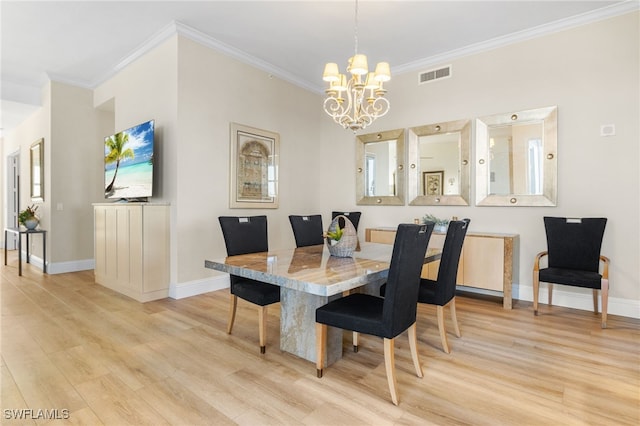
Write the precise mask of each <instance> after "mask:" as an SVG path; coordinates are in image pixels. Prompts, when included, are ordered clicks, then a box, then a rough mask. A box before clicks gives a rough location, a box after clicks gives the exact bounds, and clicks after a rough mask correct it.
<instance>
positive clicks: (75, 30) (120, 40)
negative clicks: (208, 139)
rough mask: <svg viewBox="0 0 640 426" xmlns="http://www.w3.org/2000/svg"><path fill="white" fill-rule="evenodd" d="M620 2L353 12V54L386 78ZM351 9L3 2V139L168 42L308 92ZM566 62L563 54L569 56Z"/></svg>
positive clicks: (342, 54)
mask: <svg viewBox="0 0 640 426" xmlns="http://www.w3.org/2000/svg"><path fill="white" fill-rule="evenodd" d="M638 5H639V1H638V0H626V1H619V0H616V1H594V0H568V1H567V0H565V1H554V0H549V1H541V0H537V1H519V0H511V1H479V0H474V1H400V0H395V1H376V0H360V4H359V14H358V15H359V19H358V39H359V48H358V51H359V52H362V53H365V54H367V56H368V57H369V61H370V65H369V66H370V67H371V66H372V65H373V63H375V62H379V61H388V62H389V63H390V64H391V71H392V74H399V73H404V72H409V71H424V70H426V69H429V67H431V66H435V65H440V64H443V62H444V61H447V60H452V59H453V58H455V57H460V56H462V55H465V54H469V53H473V52H476V51H479V50H482V49H488V48H491V47H496V46H500V45H504V44H507V43H510V42H514V41H520V40H524V39H527V38H531V37H535V36H539V35H541V34H545V33H547V32H551V31H557V30H561V29H564V28H568V27H571V26H575V25H581V24H584V23H587V22H591V21H594V20H598V19H603V18H607V17H610V16H615V15H619V14H622V13H627V12H629V11H631V10H637V9H638ZM354 15H355V2H354V1H353V0H338V1H302V0H291V1H239V0H236V1H135V2H134V1H83V2H80V1H68V2H61V1H41V2H30V1H7V0H2V1H1V2H0V28H1V36H2V45H1V47H2V49H1V50H0V55H1V69H0V71H1V83H0V84H1V86H0V91H1V100H2V104H1V108H0V122H1V126H0V127H2V128H3V133H5V134H6V133H7V132H8V131H10V130H11V129H12V128H13V127H15V126H16V125H17V124H19V123H20V122H21V121H22V120H23V119H24V118H25V117H26V115H27V114H30V113H31V112H32V111H34V110H35V108H37V106H38V105H39V103H40V96H41V88H42V86H43V84H44V83H45V82H46V81H47V79H51V80H55V81H61V82H66V83H69V84H74V85H78V86H81V87H87V88H93V87H95V86H97V85H98V84H100V83H102V82H103V81H105V80H106V79H108V78H109V77H110V76H112V75H113V74H114V73H116V72H117V71H118V70H119V69H121V68H122V67H124V66H125V65H126V64H127V63H129V62H130V61H132V60H135V58H136V57H137V56H139V55H141V54H144V52H146V51H147V50H148V49H150V48H152V47H153V46H155V45H156V44H157V43H159V42H161V41H163V40H164V39H166V38H167V37H168V36H170V35H173V34H175V33H176V32H178V33H181V34H184V35H186V36H188V37H191V38H193V39H196V40H198V41H201V42H202V43H204V44H205V45H208V46H211V47H212V48H215V49H219V50H222V51H224V52H226V53H228V54H230V55H232V56H234V57H237V58H238V59H240V60H243V61H245V62H248V63H251V64H252V65H254V66H257V67H259V68H261V69H264V70H265V71H267V72H270V73H272V74H274V75H276V76H278V77H281V78H284V79H286V80H288V81H291V82H292V83H294V84H297V85H299V86H301V87H305V88H307V89H309V90H314V91H318V92H320V91H322V90H323V85H322V83H323V82H322V80H321V74H322V69H323V66H324V63H326V62H337V63H338V65H339V66H340V67H341V69H344V66H345V64H346V60H347V58H348V57H349V56H351V55H352V54H353V51H354V22H355V18H354ZM567 54H570V52H567Z"/></svg>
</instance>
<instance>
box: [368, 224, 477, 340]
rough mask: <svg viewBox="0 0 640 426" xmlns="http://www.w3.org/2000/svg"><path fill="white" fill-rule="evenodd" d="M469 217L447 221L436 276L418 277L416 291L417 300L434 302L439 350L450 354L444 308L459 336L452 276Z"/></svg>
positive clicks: (456, 271) (382, 291) (457, 261)
mask: <svg viewBox="0 0 640 426" xmlns="http://www.w3.org/2000/svg"><path fill="white" fill-rule="evenodd" d="M469 222H470V220H469V219H463V220H456V221H451V222H449V227H448V229H447V235H446V237H445V240H444V245H443V247H442V256H441V258H440V266H439V267H438V277H437V278H436V279H435V280H430V279H427V278H422V279H420V292H419V293H418V303H425V304H428V305H436V312H437V316H438V331H439V332H440V341H441V342H442V349H443V350H444V351H445V352H446V353H451V351H450V349H449V341H448V340H447V330H446V327H445V321H444V308H445V307H447V306H449V310H450V312H451V322H452V323H453V330H454V332H455V334H456V336H457V337H460V336H461V334H460V327H459V326H458V317H457V315H456V278H457V276H458V264H459V263H460V254H461V253H462V245H463V244H464V238H465V236H466V235H467V230H468V229H469ZM385 290H386V284H385V285H383V286H382V287H380V295H382V296H384V295H385Z"/></svg>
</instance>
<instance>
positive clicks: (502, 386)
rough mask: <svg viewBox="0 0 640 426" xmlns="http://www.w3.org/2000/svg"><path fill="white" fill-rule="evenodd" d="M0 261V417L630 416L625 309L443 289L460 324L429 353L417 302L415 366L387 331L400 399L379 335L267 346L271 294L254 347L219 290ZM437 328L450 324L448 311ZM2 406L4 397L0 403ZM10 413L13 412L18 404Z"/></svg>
mask: <svg viewBox="0 0 640 426" xmlns="http://www.w3.org/2000/svg"><path fill="white" fill-rule="evenodd" d="M12 254H13V257H12V259H13V260H12V261H10V262H9V265H8V266H2V267H1V269H0V271H1V274H0V276H1V292H0V297H1V308H2V336H1V338H2V340H1V344H2V346H1V352H2V365H1V368H2V414H1V416H2V420H1V421H2V424H64V423H71V424H87V425H100V424H105V425H127V424H135V425H144V424H149V425H162V424H173V425H209V424H211V425H222V424H244V425H259V424H317V425H341V424H344V425H387V424H400V425H408V424H421V425H425V424H427V425H428V424H434V425H500V424H503V425H637V424H640V371H639V368H640V359H639V353H640V321H638V320H633V319H628V318H623V317H617V316H615V315H611V316H610V317H609V319H608V326H609V328H608V329H607V330H601V329H600V319H599V317H597V316H594V315H593V313H590V312H586V311H578V310H572V309H566V308H560V307H548V306H546V305H543V306H542V307H541V316H539V317H534V316H533V312H532V308H531V305H530V303H525V302H516V303H515V308H514V309H513V310H511V311H505V310H503V309H502V307H501V305H500V302H499V301H498V300H479V299H477V298H468V297H460V296H459V297H458V298H457V307H458V319H459V321H460V328H461V331H462V338H460V339H457V338H456V337H455V336H453V335H452V334H450V335H449V343H450V345H451V348H452V353H451V354H450V355H447V354H445V353H444V352H442V350H441V347H440V339H439V336H438V330H437V323H436V317H435V309H434V308H432V307H428V306H420V307H419V311H418V315H419V319H418V343H419V352H420V358H421V361H422V365H423V369H424V378H423V379H419V378H417V377H416V376H415V371H414V368H413V365H412V362H411V357H410V354H409V347H408V342H407V339H406V336H400V338H398V339H397V342H396V372H397V378H398V385H399V392H400V405H399V406H398V407H396V406H394V405H393V404H392V403H391V402H390V398H389V391H388V387H387V382H386V376H385V368H384V360H383V348H382V341H381V340H380V339H377V338H372V337H368V336H362V337H361V342H360V345H361V346H360V351H359V352H358V353H357V354H356V353H353V352H352V351H351V350H350V341H348V340H347V339H346V338H347V337H348V335H347V333H345V342H344V343H345V345H344V347H345V355H344V358H343V359H342V360H340V361H339V362H337V363H336V364H334V365H332V366H330V367H329V368H327V369H326V370H325V374H324V377H323V378H322V379H318V378H316V371H315V366H314V365H313V364H312V363H310V362H307V361H304V360H301V359H299V358H297V357H295V356H293V355H289V354H287V353H283V352H281V351H280V350H279V341H278V334H279V319H278V315H279V310H278V308H277V307H275V308H270V314H269V319H268V345H267V353H266V354H265V355H260V353H259V349H258V323H257V313H256V309H255V307H253V306H251V305H249V304H247V303H244V302H243V301H239V305H238V317H237V318H236V324H235V328H234V333H233V335H230V336H229V335H227V334H226V321H227V313H228V306H227V303H228V292H227V291H226V290H225V291H218V292H213V293H208V294H205V295H200V296H196V297H191V298H188V299H182V300H172V299H164V300H160V301H156V302H150V303H146V304H140V303H138V302H136V301H134V300H132V299H129V298H127V297H124V296H121V295H119V294H117V293H114V292H112V291H110V290H108V289H105V288H103V287H102V286H100V285H97V284H94V282H93V272H92V271H88V272H80V273H71V274H60V275H43V274H42V273H41V271H40V270H37V269H35V268H32V267H31V266H30V265H27V266H25V270H24V276H23V277H21V278H20V277H18V275H17V261H16V257H15V252H13V253H12ZM449 327H450V326H449ZM26 408H28V409H32V410H33V411H32V413H33V414H32V416H35V415H37V414H38V412H37V411H36V410H38V409H42V410H45V409H47V410H53V409H58V410H59V411H58V412H57V414H58V416H59V417H63V416H64V413H65V412H64V411H62V410H68V412H69V419H68V420H56V421H51V422H49V421H46V420H44V419H38V420H36V421H25V420H21V421H18V420H13V419H10V418H9V417H11V416H8V411H7V410H19V409H26ZM11 412H13V411H10V412H9V413H11ZM22 413H25V412H24V411H22Z"/></svg>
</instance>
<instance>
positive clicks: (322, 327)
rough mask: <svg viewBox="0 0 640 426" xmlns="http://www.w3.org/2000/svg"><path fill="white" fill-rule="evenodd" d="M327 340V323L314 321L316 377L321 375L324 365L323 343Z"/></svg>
mask: <svg viewBox="0 0 640 426" xmlns="http://www.w3.org/2000/svg"><path fill="white" fill-rule="evenodd" d="M326 342H327V325H326V324H321V323H319V322H317V323H316V374H317V376H318V378H321V377H322V369H323V367H324V357H325V353H326V351H325V344H326Z"/></svg>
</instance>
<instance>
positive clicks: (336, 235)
mask: <svg viewBox="0 0 640 426" xmlns="http://www.w3.org/2000/svg"><path fill="white" fill-rule="evenodd" d="M343 233H344V231H343V230H342V229H340V227H339V226H336V229H335V231H327V232H326V234H325V236H326V237H327V238H329V239H331V240H334V241H340V238H342V234H343Z"/></svg>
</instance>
